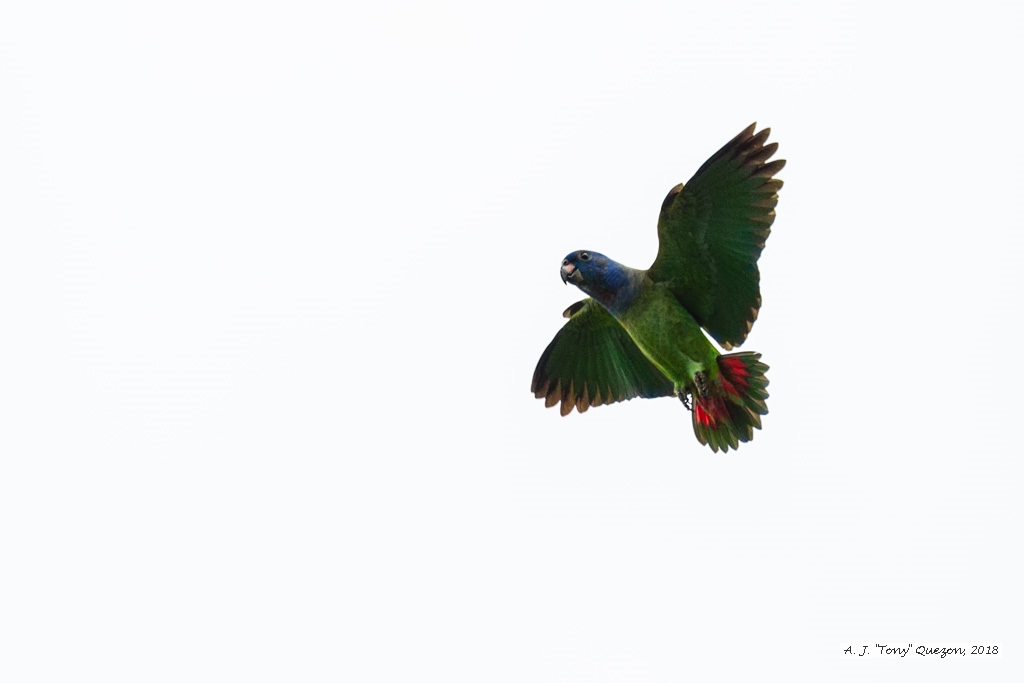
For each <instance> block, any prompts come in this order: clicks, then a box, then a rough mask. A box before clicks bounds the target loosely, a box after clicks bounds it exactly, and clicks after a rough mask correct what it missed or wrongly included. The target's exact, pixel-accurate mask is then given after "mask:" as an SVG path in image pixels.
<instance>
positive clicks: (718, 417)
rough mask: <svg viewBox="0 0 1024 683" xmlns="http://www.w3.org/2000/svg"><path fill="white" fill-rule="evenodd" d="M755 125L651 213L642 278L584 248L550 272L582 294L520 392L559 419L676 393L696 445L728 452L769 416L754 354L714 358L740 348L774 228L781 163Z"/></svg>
mask: <svg viewBox="0 0 1024 683" xmlns="http://www.w3.org/2000/svg"><path fill="white" fill-rule="evenodd" d="M756 128H757V124H756V123H752V124H750V126H748V127H747V128H745V129H744V130H743V131H742V132H740V134H739V135H737V136H736V137H734V138H733V139H732V140H730V141H729V142H728V143H726V144H725V145H724V146H723V147H722V148H721V149H720V150H718V151H717V152H715V153H714V154H713V155H712V156H711V157H710V158H709V159H708V160H707V161H705V162H704V164H703V165H702V166H701V167H700V168H699V169H697V172H696V173H695V174H694V175H693V177H692V178H690V180H689V181H688V182H686V183H680V184H679V185H676V186H675V187H673V188H672V189H671V190H670V191H669V193H668V195H667V196H666V197H665V200H664V201H663V202H662V205H661V212H660V214H659V216H658V255H657V257H656V258H655V259H654V263H653V264H652V265H651V267H650V268H648V269H647V270H638V269H635V268H630V267H628V266H624V265H622V264H620V263H617V262H615V261H613V260H612V259H610V258H608V257H607V256H605V255H603V254H600V253H598V252H596V251H591V250H579V251H574V252H572V253H570V254H569V255H567V256H566V257H565V258H564V259H563V260H562V265H561V269H560V274H561V278H562V281H563V282H564V283H565V284H570V283H571V284H573V285H575V286H576V287H577V288H579V289H580V290H582V291H583V293H584V294H586V295H588V296H587V298H586V299H583V300H582V301H577V302H576V303H574V304H573V305H571V306H569V308H567V309H566V310H565V312H564V313H563V317H565V318H568V321H567V322H566V323H565V324H564V325H563V326H562V328H561V329H560V330H559V331H558V332H557V334H555V337H554V339H552V340H551V343H550V344H549V345H548V347H547V348H546V349H545V350H544V352H543V353H542V354H541V357H540V360H539V361H538V362H537V367H536V370H535V371H534V374H533V382H532V384H531V387H530V389H531V391H532V392H533V394H534V396H536V397H537V398H540V399H544V404H545V406H546V407H548V408H550V407H553V406H554V405H556V404H559V403H560V404H561V408H560V412H561V414H562V416H563V417H564V416H566V415H568V414H569V413H571V412H572V409H573V408H576V410H577V411H578V412H580V413H583V412H585V411H586V410H587V409H588V408H590V407H595V406H601V405H605V404H609V403H616V402H619V401H626V400H630V399H633V398H636V397H640V398H659V397H667V396H675V397H677V398H679V400H680V401H681V402H682V403H683V405H684V406H685V407H686V408H687V409H688V410H690V412H691V416H692V422H693V431H694V434H695V435H696V437H697V440H698V441H699V442H700V443H701V444H703V445H705V446H709V447H710V448H711V450H712V451H713V452H716V453H717V452H718V451H719V450H721V451H722V452H728V450H729V449H730V448H732V449H733V450H736V449H737V448H738V447H739V444H740V442H744V443H745V442H749V441H750V440H751V439H753V437H754V429H761V416H762V415H767V414H768V408H767V406H766V403H765V401H766V399H767V398H768V391H767V386H768V379H767V377H766V372H767V370H768V366H767V365H766V364H765V363H763V362H761V354H759V353H755V352H750V351H745V352H737V353H729V354H722V353H719V351H718V349H716V347H715V346H714V345H713V344H712V343H711V341H710V340H709V339H708V336H706V335H705V334H704V331H706V332H707V335H710V337H711V338H712V339H714V340H715V342H717V343H718V345H719V346H720V347H721V348H722V349H724V350H725V351H730V350H732V349H734V348H736V347H738V346H740V345H742V344H743V342H744V341H745V340H746V338H747V335H748V334H749V333H750V330H751V327H752V326H753V324H754V321H755V320H756V319H757V314H758V311H759V310H760V308H761V289H760V285H761V274H760V271H759V269H758V266H757V261H758V259H759V258H760V256H761V252H762V250H763V249H764V245H765V240H767V238H768V234H769V233H770V232H771V226H772V223H773V222H774V220H775V206H776V205H777V204H778V201H779V194H778V192H779V189H780V188H781V187H782V180H779V179H777V178H775V175H776V174H777V173H778V172H779V171H780V170H782V168H783V166H785V164H786V162H785V160H782V159H776V160H771V158H772V156H773V155H774V154H775V152H776V150H777V149H778V143H777V142H773V143H771V144H765V142H766V141H767V139H768V135H769V133H770V132H771V129H770V128H764V129H762V130H761V131H760V132H757V133H755V130H756Z"/></svg>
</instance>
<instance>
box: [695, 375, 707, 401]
mask: <svg viewBox="0 0 1024 683" xmlns="http://www.w3.org/2000/svg"><path fill="white" fill-rule="evenodd" d="M693 383H694V384H696V385H697V393H698V394H700V397H701V398H707V397H708V376H707V373H705V372H704V371H703V370H701V371H700V372H695V373H693Z"/></svg>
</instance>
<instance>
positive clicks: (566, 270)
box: [562, 263, 576, 284]
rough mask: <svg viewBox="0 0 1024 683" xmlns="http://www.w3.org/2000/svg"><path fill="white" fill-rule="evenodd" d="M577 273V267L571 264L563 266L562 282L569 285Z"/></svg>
mask: <svg viewBox="0 0 1024 683" xmlns="http://www.w3.org/2000/svg"><path fill="white" fill-rule="evenodd" d="M575 273H576V266H574V265H573V264H571V263H566V264H565V265H564V266H562V282H564V283H565V284H569V280H571V279H572V276H573V275H574V274H575Z"/></svg>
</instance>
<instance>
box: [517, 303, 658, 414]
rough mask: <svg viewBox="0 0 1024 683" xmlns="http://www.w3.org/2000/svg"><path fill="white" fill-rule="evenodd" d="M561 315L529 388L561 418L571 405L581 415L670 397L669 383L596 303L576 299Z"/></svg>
mask: <svg viewBox="0 0 1024 683" xmlns="http://www.w3.org/2000/svg"><path fill="white" fill-rule="evenodd" d="M563 315H564V316H565V317H566V318H568V319H569V322H567V323H566V324H565V325H563V326H562V329H560V330H559V331H558V334H556V335H555V338H554V339H552V340H551V343H550V344H548V347H547V348H546V349H544V353H543V354H542V355H541V357H540V361H538V363H537V369H536V370H534V372H533V384H532V386H531V387H530V390H531V391H532V392H533V393H534V395H535V396H536V397H537V398H543V399H544V405H545V406H547V407H548V408H550V407H551V406H553V405H555V404H556V403H558V402H559V401H561V403H562V408H561V411H562V415H568V414H569V413H571V412H572V409H573V406H575V407H576V409H577V410H578V411H580V412H581V413H582V412H585V411H586V410H587V408H589V407H590V406H600V405H604V404H605V403H615V402H617V401H628V400H629V399H631V398H636V397H637V396H640V397H642V398H658V397H659V396H672V395H673V394H674V393H675V385H674V384H673V382H672V380H670V379H669V378H667V377H665V375H663V374H661V371H660V370H658V368H656V367H654V365H653V364H652V363H651V361H649V360H647V357H646V356H645V355H644V354H643V353H642V352H641V351H640V349H639V348H637V345H636V344H635V343H634V342H633V340H632V339H631V338H630V336H629V334H627V333H626V330H624V329H623V328H622V325H620V324H619V323H618V321H617V320H615V318H613V317H612V316H611V314H610V313H608V311H606V310H605V309H604V308H603V307H602V306H601V304H599V303H597V302H596V301H594V300H593V299H584V300H583V301H577V302H576V303H574V304H573V305H572V306H570V307H569V308H567V309H565V313H563Z"/></svg>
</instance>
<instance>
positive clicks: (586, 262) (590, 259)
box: [561, 250, 611, 291]
mask: <svg viewBox="0 0 1024 683" xmlns="http://www.w3.org/2000/svg"><path fill="white" fill-rule="evenodd" d="M610 262H611V261H610V260H609V259H608V257H607V256H605V255H604V254H598V253H597V252H596V251H586V250H583V251H574V252H572V253H571V254H569V255H568V256H566V257H565V258H564V259H562V271H561V272H562V282H564V283H565V284H569V283H570V282H571V283H572V284H574V285H576V286H577V287H579V288H580V289H582V290H584V291H586V290H587V289H588V288H589V285H592V284H594V285H596V284H598V282H599V281H600V280H601V279H602V273H603V272H604V271H605V270H607V268H608V264H609V263H610Z"/></svg>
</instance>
